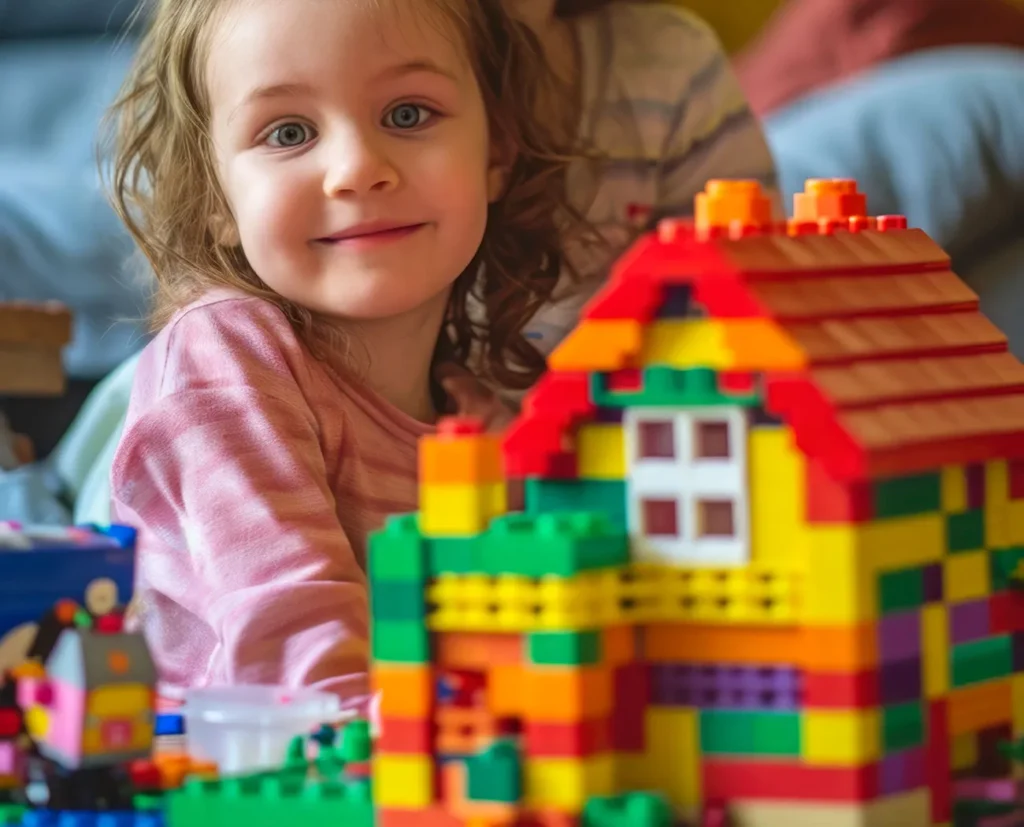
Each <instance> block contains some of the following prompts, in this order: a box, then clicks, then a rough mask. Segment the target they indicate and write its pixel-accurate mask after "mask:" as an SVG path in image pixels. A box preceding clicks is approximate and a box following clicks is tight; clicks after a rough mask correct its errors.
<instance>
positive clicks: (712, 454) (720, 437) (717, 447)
mask: <svg viewBox="0 0 1024 827" xmlns="http://www.w3.org/2000/svg"><path fill="white" fill-rule="evenodd" d="M696 437H697V439H696V445H694V449H693V454H694V456H695V457H696V458H697V459H727V458H728V457H729V423H728V422H698V423H697V433H696Z"/></svg>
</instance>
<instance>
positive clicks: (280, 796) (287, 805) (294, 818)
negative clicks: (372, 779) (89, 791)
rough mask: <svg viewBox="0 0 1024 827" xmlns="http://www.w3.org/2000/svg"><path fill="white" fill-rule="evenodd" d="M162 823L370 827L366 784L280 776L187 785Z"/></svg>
mask: <svg viewBox="0 0 1024 827" xmlns="http://www.w3.org/2000/svg"><path fill="white" fill-rule="evenodd" d="M166 819H167V820H166V825H167V827H226V825H240V824H245V825H246V827H280V825H282V824H288V823H293V822H295V823H299V824H310V825H313V824H345V825H351V826H352V827H373V824H374V816H373V804H372V803H371V801H370V791H369V787H368V786H367V785H366V784H365V783H346V782H340V781H306V780H305V779H304V778H302V777H301V776H296V775H285V774H283V773H270V774H264V775H259V776H250V777H243V778H231V779H224V780H220V781H203V780H193V781H188V782H186V784H185V786H184V787H182V788H181V789H180V790H174V791H173V792H170V793H168V795H167V812H166Z"/></svg>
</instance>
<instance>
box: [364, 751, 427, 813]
mask: <svg viewBox="0 0 1024 827" xmlns="http://www.w3.org/2000/svg"><path fill="white" fill-rule="evenodd" d="M373 800H374V803H376V804H377V806H378V807H396V808H408V809H418V808H421V807H427V806H429V805H430V804H431V803H433V801H434V764H433V760H432V758H431V756H429V755H387V754H385V755H375V756H374V758H373Z"/></svg>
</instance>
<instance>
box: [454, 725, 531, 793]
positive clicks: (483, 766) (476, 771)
mask: <svg viewBox="0 0 1024 827" xmlns="http://www.w3.org/2000/svg"><path fill="white" fill-rule="evenodd" d="M466 777H467V780H466V796H467V798H469V799H471V800H473V801H500V802H506V803H510V804H512V803H516V802H518V801H519V800H520V799H521V797H522V794H523V767H522V761H521V759H520V757H519V751H518V748H517V746H516V744H515V743H514V742H512V741H506V740H500V741H497V742H496V743H494V744H492V745H491V746H490V747H488V748H487V749H485V750H484V751H483V752H481V753H480V754H479V755H475V756H473V757H471V758H468V759H467V760H466Z"/></svg>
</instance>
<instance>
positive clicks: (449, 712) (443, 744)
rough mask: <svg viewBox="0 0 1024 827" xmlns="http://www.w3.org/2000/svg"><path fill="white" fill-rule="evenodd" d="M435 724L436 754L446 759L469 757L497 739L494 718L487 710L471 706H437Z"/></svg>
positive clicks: (496, 727)
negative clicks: (457, 756)
mask: <svg viewBox="0 0 1024 827" xmlns="http://www.w3.org/2000/svg"><path fill="white" fill-rule="evenodd" d="M434 720H435V721H436V723H437V741H436V744H435V745H436V747H437V751H438V752H440V753H442V754H446V755H473V754H476V753H477V752H479V751H480V750H481V749H483V748H484V747H486V746H487V745H488V744H489V743H491V741H493V740H494V738H495V737H496V736H497V735H498V726H497V721H496V720H495V716H494V715H492V714H491V712H490V711H489V710H487V709H480V708H477V707H471V706H440V707H438V708H437V712H435V713H434Z"/></svg>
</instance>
